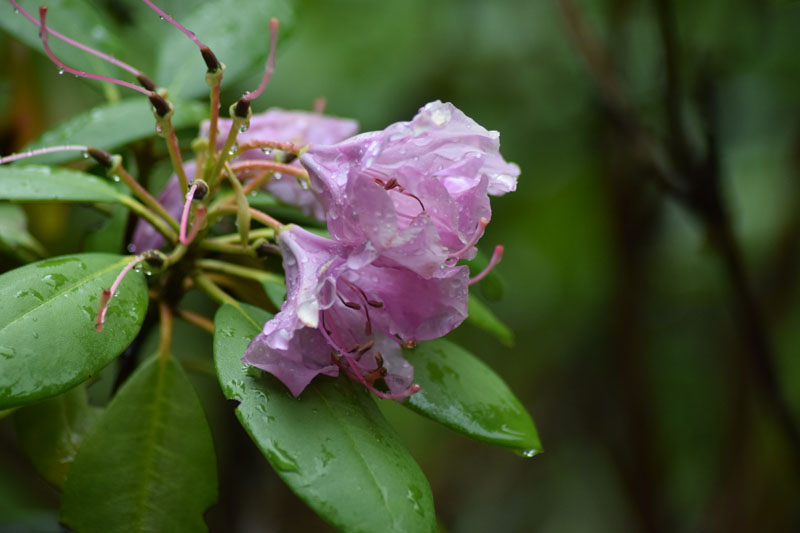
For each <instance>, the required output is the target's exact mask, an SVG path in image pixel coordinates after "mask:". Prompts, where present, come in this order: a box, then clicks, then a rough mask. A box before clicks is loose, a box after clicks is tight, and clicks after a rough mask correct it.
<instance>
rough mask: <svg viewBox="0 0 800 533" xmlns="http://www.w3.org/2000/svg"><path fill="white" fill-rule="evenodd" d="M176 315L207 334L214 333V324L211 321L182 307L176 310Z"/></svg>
mask: <svg viewBox="0 0 800 533" xmlns="http://www.w3.org/2000/svg"><path fill="white" fill-rule="evenodd" d="M176 313H177V314H178V316H179V317H180V318H182V319H184V320H185V321H186V322H188V323H189V324H191V325H193V326H196V327H198V328H200V329H202V330H204V331H207V332H209V333H212V334H213V333H214V322H213V321H212V320H211V319H209V318H206V317H204V316H203V315H200V314H198V313H195V312H194V311H190V310H188V309H185V308H183V307H179V308H178V309H176Z"/></svg>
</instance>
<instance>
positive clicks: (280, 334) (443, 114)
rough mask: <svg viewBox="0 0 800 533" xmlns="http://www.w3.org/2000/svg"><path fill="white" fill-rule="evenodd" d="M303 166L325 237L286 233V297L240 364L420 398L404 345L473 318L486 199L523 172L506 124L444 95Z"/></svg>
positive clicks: (309, 157) (323, 150) (301, 380)
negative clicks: (484, 123)
mask: <svg viewBox="0 0 800 533" xmlns="http://www.w3.org/2000/svg"><path fill="white" fill-rule="evenodd" d="M300 162H301V163H302V165H303V166H304V167H305V169H306V170H307V171H308V173H309V177H310V180H311V190H312V191H313V193H314V194H315V196H316V199H317V200H318V201H319V203H320V205H321V207H322V210H323V212H324V215H325V219H326V221H327V227H328V233H329V235H330V238H324V237H320V236H317V235H315V234H312V233H310V232H308V231H307V230H304V229H302V228H300V227H296V226H288V227H287V228H286V229H285V230H283V231H281V232H280V235H279V240H280V248H281V251H282V253H283V261H284V268H285V271H286V286H287V300H286V302H284V305H283V307H282V309H281V311H280V312H279V313H278V314H277V315H276V316H275V317H274V318H273V319H272V320H270V321H269V322H267V324H266V325H265V326H264V330H263V332H262V333H261V334H259V335H258V336H257V337H256V338H255V339H253V341H252V342H251V344H250V345H249V347H248V349H247V351H246V353H245V356H244V358H243V360H244V361H245V362H246V363H248V364H250V365H252V366H256V367H258V368H261V369H263V370H266V371H268V372H270V373H272V374H273V375H275V376H276V377H278V378H279V379H280V380H281V381H282V382H283V383H284V384H285V385H286V386H287V387H288V388H289V390H290V391H291V392H292V393H293V394H294V395H298V394H299V393H300V392H301V391H302V390H303V389H304V388H305V387H306V385H308V383H309V382H310V381H311V380H312V379H313V378H314V376H316V375H317V374H326V375H336V374H337V373H338V371H339V370H341V371H343V372H344V373H345V374H347V375H348V376H350V377H351V378H353V379H355V380H357V381H359V382H361V383H363V384H364V385H365V386H366V387H367V388H369V389H370V390H372V391H373V392H374V393H375V394H377V395H379V396H381V397H384V398H393V399H400V398H403V397H406V396H408V395H410V394H413V393H414V392H415V391H416V390H417V386H415V385H413V384H412V380H413V369H412V367H411V366H410V365H409V364H408V362H407V361H405V360H404V359H403V356H402V350H401V348H402V347H413V346H414V344H415V343H416V342H417V341H421V340H427V339H433V338H437V337H441V336H442V335H445V334H447V333H448V332H450V331H452V330H453V329H454V328H455V327H456V326H458V325H459V324H460V323H461V322H462V321H463V320H464V319H465V318H466V315H467V300H468V285H469V283H470V279H469V274H468V269H467V267H466V266H463V265H462V266H458V265H457V262H458V260H459V259H462V258H465V259H470V258H472V257H473V256H474V253H475V251H474V250H475V249H474V246H475V244H476V242H477V241H478V239H479V238H480V237H481V236H482V234H483V230H484V228H485V227H486V225H487V224H488V222H489V219H490V217H491V209H490V205H489V197H488V195H502V194H505V193H506V192H509V191H513V190H514V189H515V187H516V178H517V176H518V175H519V168H518V167H517V166H516V165H514V164H510V163H507V162H505V161H504V160H503V158H502V157H501V156H500V153H499V135H498V134H497V132H493V131H492V132H490V131H487V130H486V129H484V128H482V127H481V126H480V125H478V124H477V123H475V122H474V121H473V120H471V119H470V118H468V117H467V116H466V115H464V114H463V113H462V112H461V111H459V110H458V109H456V108H455V107H454V106H453V105H452V104H448V103H442V102H438V101H437V102H432V103H430V104H428V105H426V106H425V107H423V108H422V109H421V110H420V111H419V113H418V114H417V115H416V116H415V117H414V119H413V120H411V121H410V122H399V123H396V124H393V125H391V126H389V127H388V128H386V129H385V130H383V131H379V132H370V133H364V134H361V135H357V136H355V137H351V138H349V139H346V140H344V141H342V142H339V143H335V144H329V145H324V144H320V145H315V144H312V145H311V146H310V147H309V148H308V150H307V151H306V153H305V154H303V155H302V156H301V157H300ZM379 380H382V381H383V383H382V384H381V383H379ZM382 385H385V387H383V386H382ZM381 389H383V390H381Z"/></svg>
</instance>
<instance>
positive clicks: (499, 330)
mask: <svg viewBox="0 0 800 533" xmlns="http://www.w3.org/2000/svg"><path fill="white" fill-rule="evenodd" d="M467 313H468V316H467V320H468V321H469V322H470V323H472V324H474V325H475V326H477V327H479V328H481V329H482V330H484V331H486V332H488V333H491V334H492V335H494V336H495V337H497V339H498V340H500V342H502V343H503V344H505V345H506V346H513V345H514V333H512V331H511V330H510V329H509V328H508V326H506V325H505V324H503V323H502V322H501V321H500V319H499V318H497V316H495V314H494V313H493V312H492V310H491V309H489V308H488V307H487V306H486V304H485V303H483V302H482V301H480V300H479V299H478V298H477V297H476V296H475V295H474V294H470V295H469V308H468V310H467Z"/></svg>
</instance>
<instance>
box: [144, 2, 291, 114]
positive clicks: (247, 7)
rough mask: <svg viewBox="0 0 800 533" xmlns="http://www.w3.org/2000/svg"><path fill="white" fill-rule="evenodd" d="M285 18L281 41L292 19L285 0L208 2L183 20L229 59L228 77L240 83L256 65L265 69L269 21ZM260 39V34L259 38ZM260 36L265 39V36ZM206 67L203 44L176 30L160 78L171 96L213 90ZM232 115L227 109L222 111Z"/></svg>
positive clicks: (164, 48)
mask: <svg viewBox="0 0 800 533" xmlns="http://www.w3.org/2000/svg"><path fill="white" fill-rule="evenodd" d="M271 17H278V18H279V19H280V21H281V42H283V40H284V39H285V37H286V33H287V30H288V29H289V27H291V23H292V10H291V8H290V7H289V3H288V2H286V1H285V0H246V1H241V0H220V1H217V2H213V3H208V4H204V5H202V6H199V7H198V8H196V9H194V10H192V11H191V12H190V13H187V14H186V15H185V16H184V17H182V18H181V24H183V25H184V26H186V27H187V28H191V29H192V31H193V32H195V33H196V34H197V36H198V37H199V38H200V40H201V41H203V43H205V44H206V45H208V46H209V47H210V48H211V50H213V51H214V54H215V55H216V56H217V58H218V59H219V61H221V62H223V63H225V66H226V69H225V81H226V82H227V83H234V82H236V81H237V80H239V79H240V78H242V77H243V76H246V75H249V74H252V71H253V69H255V70H259V64H261V66H262V67H263V61H264V60H265V59H266V57H267V52H268V51H269V31H268V25H269V19H270V18H271ZM254 37H255V38H254ZM259 37H260V39H259ZM205 73H206V66H205V63H204V62H203V61H202V58H201V56H200V53H199V52H198V49H197V46H196V45H195V44H194V43H193V42H191V41H190V40H189V39H187V38H186V36H185V35H183V34H181V33H180V32H178V31H174V30H173V31H171V32H170V33H169V34H167V35H166V36H165V38H164V41H163V44H162V45H161V47H160V48H159V51H158V57H157V67H156V78H155V79H157V80H159V81H160V82H161V83H165V84H166V85H167V88H168V89H169V90H170V93H171V94H174V95H180V96H182V97H196V96H202V95H205V94H207V93H208V85H207V84H206V82H205ZM222 115H223V116H227V113H226V112H225V110H223V113H222Z"/></svg>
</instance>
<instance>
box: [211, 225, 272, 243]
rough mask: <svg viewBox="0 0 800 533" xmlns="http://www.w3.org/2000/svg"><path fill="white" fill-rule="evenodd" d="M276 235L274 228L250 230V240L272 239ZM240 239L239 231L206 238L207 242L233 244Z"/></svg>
mask: <svg viewBox="0 0 800 533" xmlns="http://www.w3.org/2000/svg"><path fill="white" fill-rule="evenodd" d="M273 237H275V230H274V229H272V228H259V229H254V230H252V231H251V232H250V240H251V241H252V240H255V239H262V238H263V239H272V238H273ZM238 240H239V234H238V233H229V234H227V235H221V236H219V237H214V238H212V239H206V242H212V243H214V244H231V243H234V242H236V241H238Z"/></svg>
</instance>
